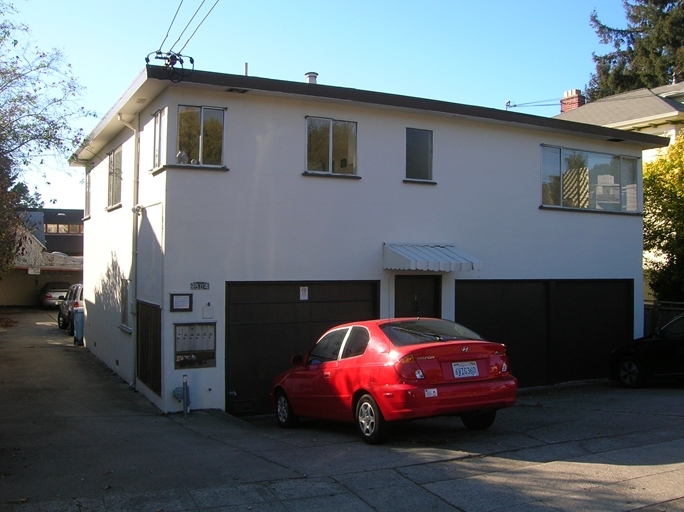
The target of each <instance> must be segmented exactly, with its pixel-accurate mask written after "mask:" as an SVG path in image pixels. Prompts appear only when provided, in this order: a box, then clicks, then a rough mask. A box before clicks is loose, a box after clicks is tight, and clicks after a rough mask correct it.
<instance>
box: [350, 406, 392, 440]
mask: <svg viewBox="0 0 684 512" xmlns="http://www.w3.org/2000/svg"><path fill="white" fill-rule="evenodd" d="M356 425H357V426H358V428H359V433H360V434H361V438H362V439H363V440H364V441H365V442H367V443H368V444H378V443H380V442H382V440H383V438H384V437H385V430H386V428H387V427H386V424H385V419H384V418H383V417H382V412H380V408H379V407H378V404H377V403H375V400H373V397H372V396H370V395H363V396H362V397H361V398H360V399H359V401H358V402H357V404H356Z"/></svg>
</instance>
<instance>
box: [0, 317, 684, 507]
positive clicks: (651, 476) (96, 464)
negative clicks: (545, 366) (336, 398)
mask: <svg viewBox="0 0 684 512" xmlns="http://www.w3.org/2000/svg"><path fill="white" fill-rule="evenodd" d="M3 319H4V321H3V322H1V323H0V418H1V420H0V512H5V511H15V510H16V511H38V510H41V511H51V510H55V511H57V510H59V511H70V510H101V511H107V510H152V511H161V510H163V511H165V512H169V511H181V510H193V511H197V510H202V511H204V510H216V511H218V510H221V511H231V510H252V511H277V510H282V511H285V510H297V511H300V510H301V511H307V510H317V511H321V510H323V511H326V510H331V511H332V510H335V511H337V510H361V511H364V510H379V511H392V512H397V511H402V510H407V511H408V510H411V511H415V510H437V511H438V510H460V511H467V512H477V511H483V512H485V511H495V510H496V511H499V510H503V511H516V512H517V511H558V510H560V511H585V510H591V511H594V510H596V511H599V510H606V511H628V510H646V511H649V512H653V511H684V385H682V384H681V383H674V384H668V385H660V386H652V387H648V388H644V389H637V390H623V389H621V388H618V387H615V386H613V385H611V384H610V383H609V382H607V381H595V382H590V383H577V384H573V385H564V386H557V387H553V388H539V389H531V390H530V389H523V390H521V391H520V392H519V396H518V402H517V404H516V405H515V406H514V407H512V408H510V409H506V410H503V411H500V413H499V415H498V417H497V420H496V422H495V424H494V426H493V427H491V428H490V429H489V430H488V431H486V432H471V431H468V430H466V429H465V427H464V426H463V425H462V423H461V421H460V420H459V419H457V418H438V419H430V420H421V421H415V422H412V423H408V424H403V425H400V426H398V427H397V428H395V429H394V432H393V436H392V437H391V438H390V439H389V440H388V441H387V442H386V443H385V444H383V445H380V446H369V445H367V444H365V443H364V442H363V441H361V439H360V438H359V437H358V436H357V434H356V433H355V430H354V428H353V426H351V425H341V424H329V423H324V422H315V421H307V422H304V423H303V424H302V425H301V426H300V427H299V428H296V429H291V430H283V429H280V428H278V427H277V426H276V425H275V420H274V418H272V417H271V416H260V417H254V418H247V419H237V418H234V417H232V416H230V415H227V414H226V413H223V412H221V411H192V412H191V413H190V414H189V415H188V417H183V415H182V414H177V415H176V414H173V415H163V414H161V413H160V412H159V411H158V410H157V409H156V408H154V407H153V406H152V405H151V404H150V403H149V402H147V401H146V400H145V399H144V398H143V397H142V396H140V394H138V393H136V392H135V391H133V390H132V389H131V388H130V387H129V386H128V385H127V384H126V383H125V382H123V381H121V379H119V378H118V377H117V376H116V375H114V374H113V373H112V372H111V371H110V370H109V369H108V368H106V367H105V366H103V365H102V364H101V363H100V362H99V361H97V359H95V358H94V357H93V356H92V355H91V354H90V353H89V352H88V351H87V348H84V347H76V346H74V345H73V342H72V340H73V338H72V337H70V336H68V335H67V334H66V333H65V332H64V331H62V330H60V329H59V328H58V327H57V322H56V312H55V311H38V310H20V309H17V310H13V309H6V310H0V320H3Z"/></svg>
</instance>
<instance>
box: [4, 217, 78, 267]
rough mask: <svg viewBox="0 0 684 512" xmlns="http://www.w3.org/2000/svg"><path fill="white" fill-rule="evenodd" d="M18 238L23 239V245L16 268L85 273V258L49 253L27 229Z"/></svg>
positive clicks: (16, 259)
mask: <svg viewBox="0 0 684 512" xmlns="http://www.w3.org/2000/svg"><path fill="white" fill-rule="evenodd" d="M18 236H21V237H23V243H22V247H21V249H20V250H19V253H18V254H17V256H16V257H15V258H14V268H17V269H28V270H32V269H35V270H38V269H40V270H41V271H47V270H66V271H72V272H76V271H83V258H78V257H73V256H67V255H66V254H64V253H60V252H47V249H46V248H45V246H44V245H43V244H41V243H40V242H39V241H38V239H37V238H36V237H35V236H33V234H31V233H30V232H29V231H28V230H27V229H25V228H23V229H22V232H21V233H19V235H18Z"/></svg>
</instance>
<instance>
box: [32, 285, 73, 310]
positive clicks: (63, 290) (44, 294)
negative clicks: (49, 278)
mask: <svg viewBox="0 0 684 512" xmlns="http://www.w3.org/2000/svg"><path fill="white" fill-rule="evenodd" d="M70 286H71V284H70V283H63V282H49V283H45V285H43V288H41V290H40V295H39V296H38V300H39V301H40V305H41V306H42V307H44V308H56V307H57V306H59V303H60V302H62V299H64V297H66V294H67V292H68V291H69V287H70Z"/></svg>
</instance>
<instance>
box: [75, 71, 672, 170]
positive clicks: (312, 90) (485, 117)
mask: <svg viewBox="0 0 684 512" xmlns="http://www.w3.org/2000/svg"><path fill="white" fill-rule="evenodd" d="M169 73H170V72H169V70H168V69H167V68H165V67H160V66H147V67H145V68H144V69H143V70H142V72H141V73H140V74H139V75H138V77H137V78H136V79H135V81H134V82H133V84H131V86H129V88H128V89H127V90H126V92H125V93H124V95H123V96H122V97H121V98H120V99H119V101H118V102H117V103H116V104H115V105H114V107H113V108H112V109H111V110H110V111H109V112H108V113H107V114H106V115H105V117H104V118H103V119H102V120H101V121H100V123H99V124H98V125H97V127H96V128H95V129H94V130H93V132H92V133H91V134H90V136H89V137H88V138H87V142H86V143H85V144H84V145H82V146H81V147H80V148H79V149H78V151H77V152H76V153H75V154H74V158H72V164H73V165H82V164H79V161H88V160H90V159H91V158H93V157H94V156H95V155H96V154H97V153H98V152H100V151H101V150H102V149H103V148H104V146H105V145H106V144H107V143H108V142H109V141H110V140H112V139H113V138H114V137H115V136H116V135H117V134H118V133H119V132H120V131H121V130H123V129H124V127H123V125H122V123H121V122H119V120H120V119H121V118H123V119H124V120H126V121H130V118H131V116H135V115H136V114H138V113H139V112H140V111H142V110H143V109H144V108H145V105H147V104H148V103H149V102H150V101H151V100H153V99H154V98H155V97H156V96H158V95H159V94H160V93H161V92H162V91H164V89H166V88H167V87H170V86H180V87H191V88H192V87H197V88H201V89H206V88H210V89H215V90H220V91H225V92H227V93H236V94H244V93H250V94H265V95H283V94H286V95H290V96H295V97H296V96H299V97H309V98H320V99H324V100H331V101H341V102H354V103H357V104H358V103H361V104H368V105H373V106H377V107H390V108H397V109H407V110H414V111H422V112H430V113H436V114H442V115H445V116H451V117H459V118H465V119H472V120H477V121H480V122H489V123H495V124H499V125H507V126H510V127H525V128H531V129H542V130H548V131H552V132H556V133H562V134H568V135H580V136H585V137H589V138H594V139H600V140H608V141H612V142H623V141H627V142H630V143H635V144H638V145H641V146H642V147H643V148H644V149H651V148H658V147H663V146H666V145H667V144H668V142H669V140H668V139H665V138H662V137H657V136H654V135H650V134H645V133H635V132H626V131H618V130H613V129H611V128H606V127H603V126H597V125H594V124H580V123H576V122H568V121H566V120H561V119H555V118H548V117H540V116H534V115H529V114H522V113H518V112H510V111H506V110H500V109H493V108H487V107H478V106H472V105H464V104H461V103H450V102H446V101H439V100H431V99H424V98H416V97H412V96H401V95H397V94H387V93H380V92H373V91H365V90H361V89H352V88H346V87H335V86H329V85H322V84H317V83H306V82H290V81H284V80H273V79H267V78H258V77H251V76H243V75H230V74H223V73H213V72H207V71H193V72H192V73H188V72H186V73H185V76H182V77H181V76H180V72H179V71H175V73H177V74H176V75H170V74H169Z"/></svg>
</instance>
